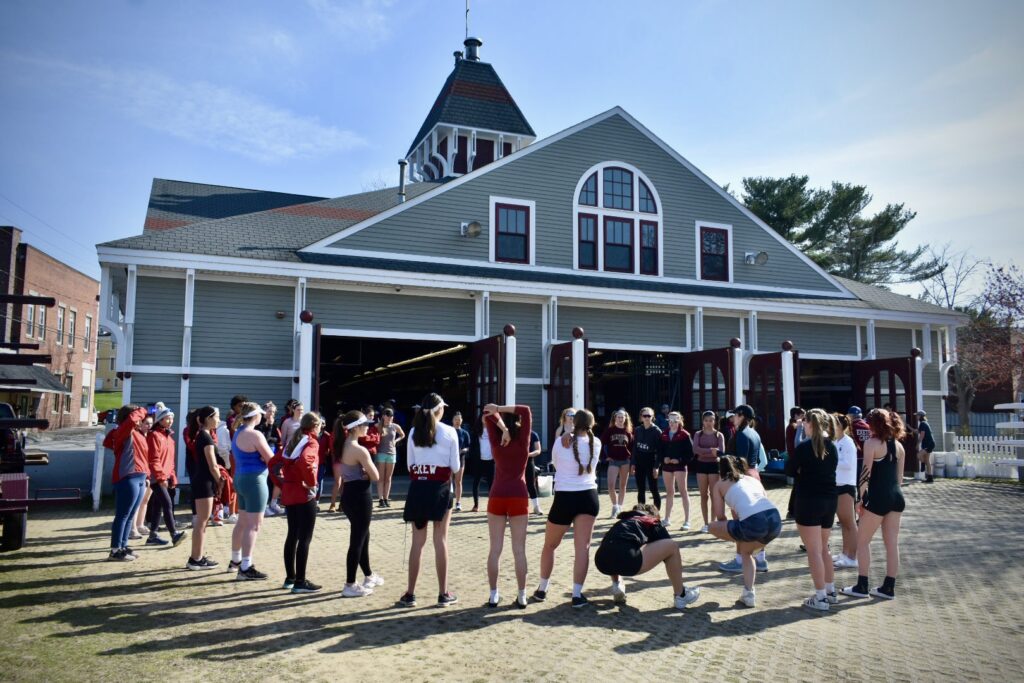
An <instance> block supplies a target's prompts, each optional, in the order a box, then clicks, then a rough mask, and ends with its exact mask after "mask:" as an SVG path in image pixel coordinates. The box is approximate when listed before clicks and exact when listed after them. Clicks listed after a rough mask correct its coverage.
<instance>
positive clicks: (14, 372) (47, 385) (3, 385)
mask: <svg viewBox="0 0 1024 683" xmlns="http://www.w3.org/2000/svg"><path fill="white" fill-rule="evenodd" d="M27 379H31V380H35V382H36V383H35V384H18V383H11V382H10V380H22V381H24V380H27ZM0 389H2V390H3V391H11V392H26V391H27V392H34V393H40V394H70V393H71V392H70V391H69V390H68V388H67V387H66V386H64V384H63V383H62V382H61V381H60V380H59V379H57V377H56V376H55V375H54V374H53V373H52V372H50V370H49V369H48V368H44V367H43V366H41V365H0Z"/></svg>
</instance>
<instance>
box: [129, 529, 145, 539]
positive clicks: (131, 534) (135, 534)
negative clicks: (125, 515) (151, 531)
mask: <svg viewBox="0 0 1024 683" xmlns="http://www.w3.org/2000/svg"><path fill="white" fill-rule="evenodd" d="M141 539H142V534H140V533H139V531H138V529H132V530H131V531H129V532H128V540H129V541H138V540H141Z"/></svg>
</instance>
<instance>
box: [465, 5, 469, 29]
mask: <svg viewBox="0 0 1024 683" xmlns="http://www.w3.org/2000/svg"><path fill="white" fill-rule="evenodd" d="M465 37H466V38H469V0H466V36H465Z"/></svg>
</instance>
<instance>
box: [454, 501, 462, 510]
mask: <svg viewBox="0 0 1024 683" xmlns="http://www.w3.org/2000/svg"><path fill="white" fill-rule="evenodd" d="M455 511H456V512H462V503H456V504H455Z"/></svg>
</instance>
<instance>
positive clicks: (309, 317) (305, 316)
mask: <svg viewBox="0 0 1024 683" xmlns="http://www.w3.org/2000/svg"><path fill="white" fill-rule="evenodd" d="M299 320H301V321H302V322H304V323H311V322H313V311H309V310H305V311H303V312H302V313H299Z"/></svg>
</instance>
